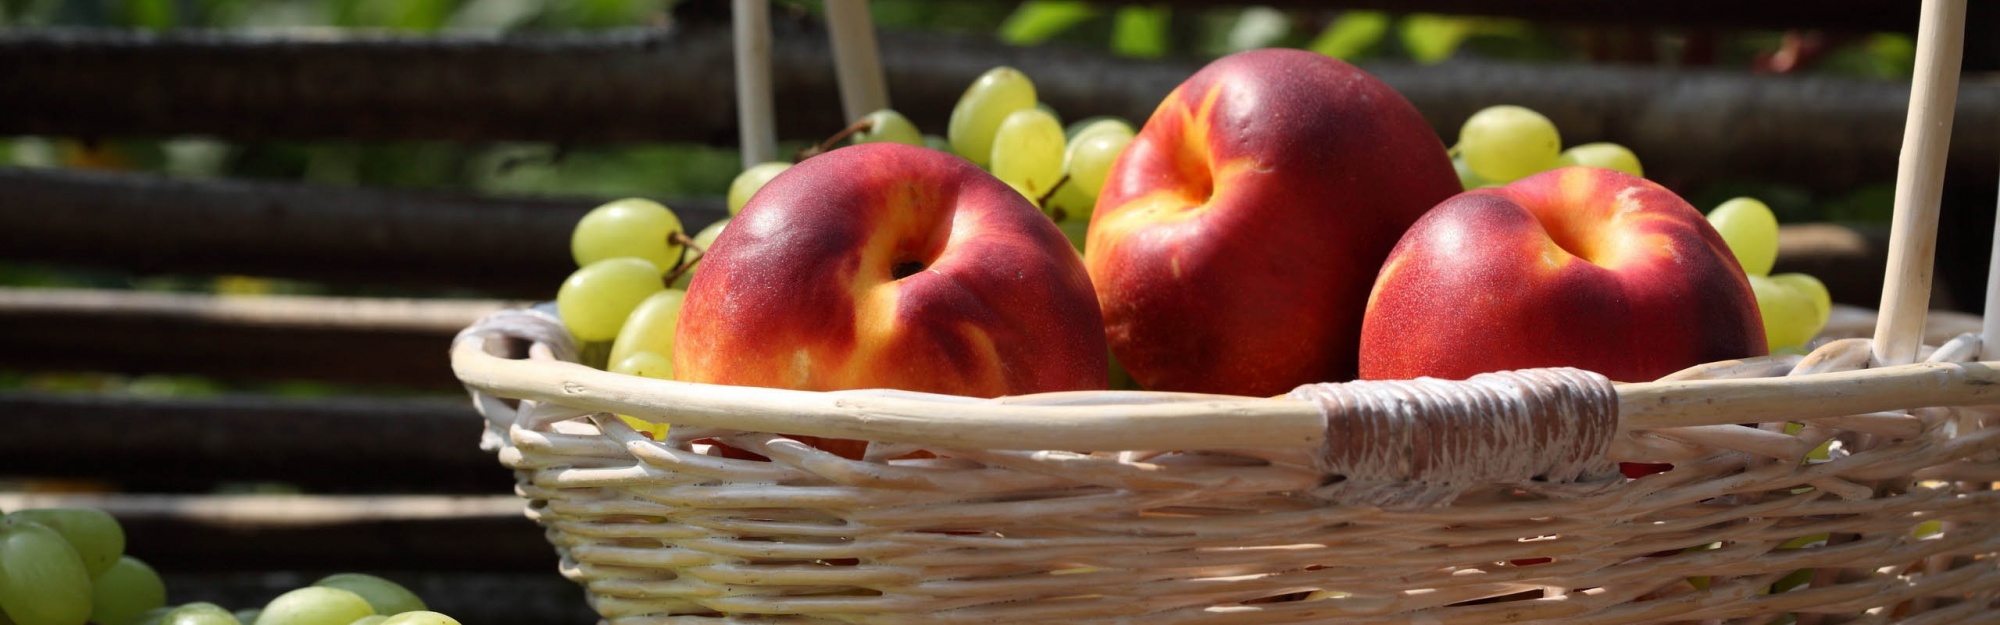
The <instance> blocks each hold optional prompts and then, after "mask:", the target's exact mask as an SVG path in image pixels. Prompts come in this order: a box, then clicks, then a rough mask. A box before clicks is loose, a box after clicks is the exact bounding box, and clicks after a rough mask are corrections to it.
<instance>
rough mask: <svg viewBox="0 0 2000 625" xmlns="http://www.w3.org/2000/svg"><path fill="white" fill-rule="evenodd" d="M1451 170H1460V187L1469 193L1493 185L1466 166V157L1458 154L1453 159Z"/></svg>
mask: <svg viewBox="0 0 2000 625" xmlns="http://www.w3.org/2000/svg"><path fill="white" fill-rule="evenodd" d="M1451 168H1452V169H1455V170H1458V186H1459V187H1460V188H1463V189H1465V190H1467V191H1470V190H1473V189H1477V188H1480V187H1484V186H1486V185H1489V184H1493V183H1490V182H1487V181H1486V179H1485V178H1481V177H1479V174H1475V173H1472V168H1471V167H1467V166H1465V155H1463V154H1456V155H1453V156H1452V157H1451Z"/></svg>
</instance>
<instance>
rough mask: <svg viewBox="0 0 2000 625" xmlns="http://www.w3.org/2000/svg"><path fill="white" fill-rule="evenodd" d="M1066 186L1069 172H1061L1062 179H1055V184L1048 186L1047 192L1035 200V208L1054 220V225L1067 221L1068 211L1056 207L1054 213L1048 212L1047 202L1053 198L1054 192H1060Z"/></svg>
mask: <svg viewBox="0 0 2000 625" xmlns="http://www.w3.org/2000/svg"><path fill="white" fill-rule="evenodd" d="M1066 184H1069V172H1063V175H1062V177H1061V178H1057V179H1056V183H1055V184H1052V185H1049V190H1048V191H1045V192H1043V193H1042V197H1040V198H1036V199H1035V208H1036V209H1039V210H1041V211H1042V212H1043V213H1047V214H1048V216H1049V218H1050V219H1054V220H1055V221H1056V223H1062V222H1063V220H1064V219H1068V218H1069V211H1066V210H1063V209H1062V207H1061V206H1057V207H1056V209H1055V212H1049V200H1050V199H1051V198H1054V197H1055V196H1056V192H1057V191H1061V190H1062V188H1063V185H1066Z"/></svg>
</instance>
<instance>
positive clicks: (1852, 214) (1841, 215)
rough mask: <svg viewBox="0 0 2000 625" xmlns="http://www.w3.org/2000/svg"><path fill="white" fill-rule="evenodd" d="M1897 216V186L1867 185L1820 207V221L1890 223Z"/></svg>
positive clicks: (1887, 184) (1888, 184)
mask: <svg viewBox="0 0 2000 625" xmlns="http://www.w3.org/2000/svg"><path fill="white" fill-rule="evenodd" d="M1895 214H1896V185H1895V184H1894V183H1886V182H1885V183H1877V184H1872V185H1867V186H1864V187H1861V188H1858V189H1855V190H1854V191H1853V192H1851V193H1848V194H1847V195H1844V196H1841V197H1838V198H1834V199H1832V200H1829V201H1827V202H1825V203H1823V204H1821V205H1820V214H1819V215H1818V218H1819V219H1822V220H1825V221H1833V222H1846V223H1884V224H1886V223H1889V221H1890V218H1891V217H1893V216H1894V215H1895Z"/></svg>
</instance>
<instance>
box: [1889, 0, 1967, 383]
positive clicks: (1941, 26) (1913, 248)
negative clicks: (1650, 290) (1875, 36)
mask: <svg viewBox="0 0 2000 625" xmlns="http://www.w3.org/2000/svg"><path fill="white" fill-rule="evenodd" d="M1964 47H1965V0H1924V4H1923V10H1922V13H1921V17H1920V18H1919V22H1918V25H1917V65H1916V74H1915V76H1914V77H1913V79H1912V80H1911V84H1910V113H1909V117H1908V118H1906V119H1905V121H1904V124H1903V151H1902V155H1901V160H1899V161H1898V162H1897V167H1896V212H1895V217H1894V225H1893V226H1892V228H1891V230H1890V234H1889V270H1888V273H1887V275H1886V276H1885V281H1884V283H1883V285H1882V315H1881V317H1879V318H1877V320H1876V324H1875V338H1874V352H1875V361H1876V362H1877V363H1882V364H1903V363H1908V362H1911V361H1913V360H1916V358H1917V348H1918V346H1920V345H1921V344H1922V342H1923V338H1922V332H1923V325H1924V312H1925V309H1926V307H1928V305H1929V303H1930V296H1931V267H1932V264H1933V261H1935V260H1936V256H1937V221H1938V215H1937V213H1938V202H1939V198H1940V196H1941V195H1942V194H1943V186H1944V161H1945V157H1946V155H1947V148H1948V147H1949V146H1950V142H1951V117H1952V111H1953V109H1954V108H1956V106H1957V104H1958V68H1959V57H1960V54H1961V52H1962V50H1963V49H1964Z"/></svg>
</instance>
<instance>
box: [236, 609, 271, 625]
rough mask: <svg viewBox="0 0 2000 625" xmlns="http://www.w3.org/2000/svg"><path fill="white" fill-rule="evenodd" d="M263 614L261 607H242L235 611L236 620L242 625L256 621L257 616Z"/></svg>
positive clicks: (248, 624)
mask: <svg viewBox="0 0 2000 625" xmlns="http://www.w3.org/2000/svg"><path fill="white" fill-rule="evenodd" d="M263 615H264V609H263V608H243V609H241V610H237V611H236V622H239V623H242V624H243V625H250V624H251V623H255V622H257V617H259V616H263Z"/></svg>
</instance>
